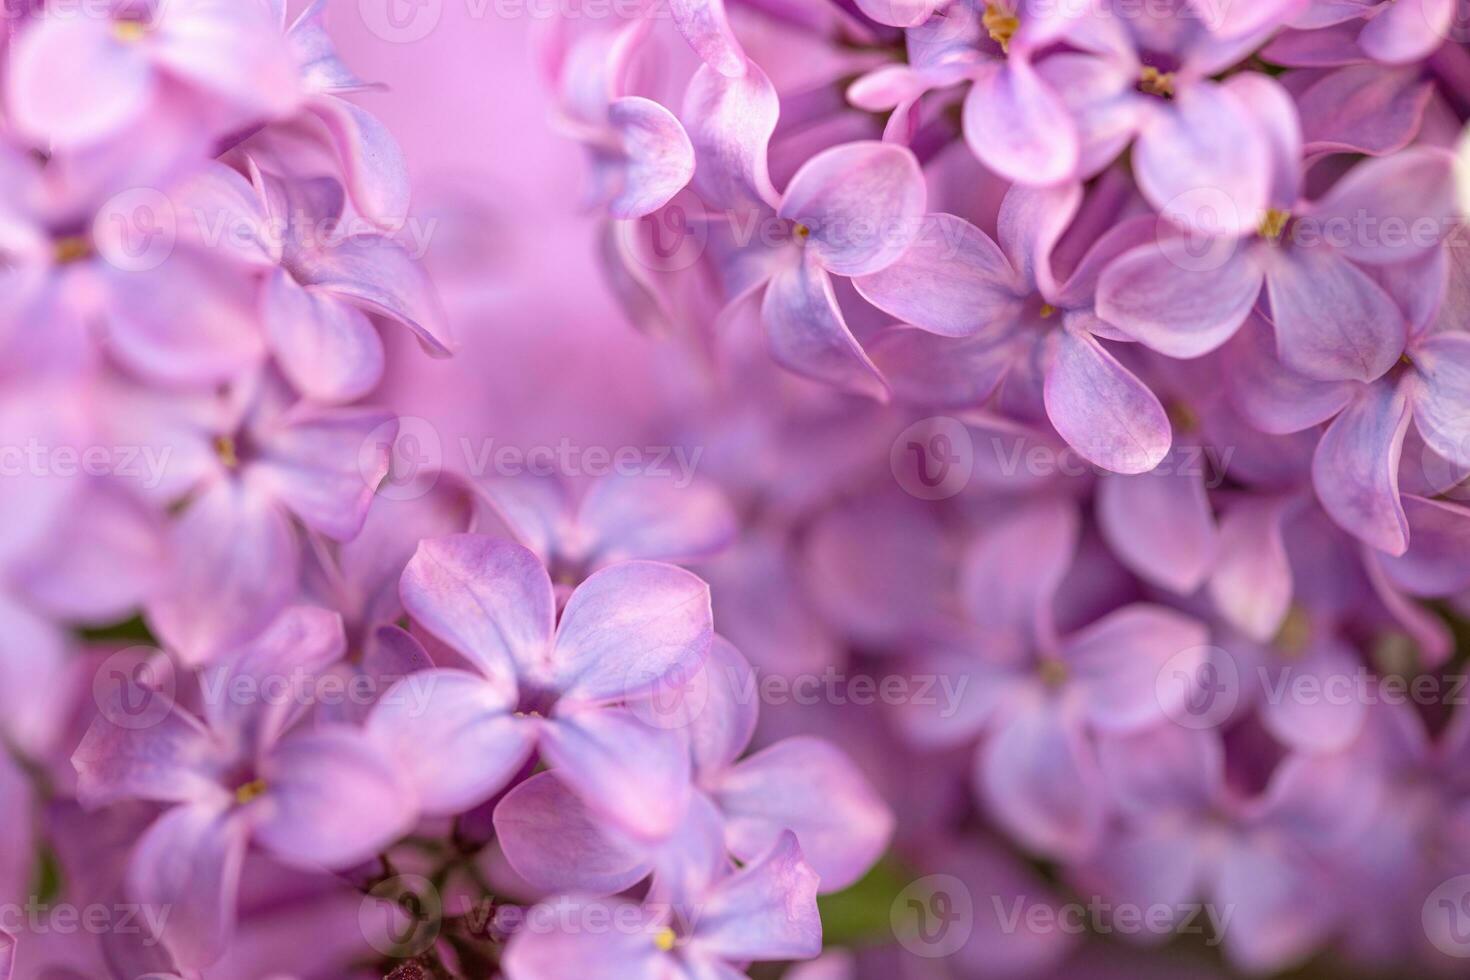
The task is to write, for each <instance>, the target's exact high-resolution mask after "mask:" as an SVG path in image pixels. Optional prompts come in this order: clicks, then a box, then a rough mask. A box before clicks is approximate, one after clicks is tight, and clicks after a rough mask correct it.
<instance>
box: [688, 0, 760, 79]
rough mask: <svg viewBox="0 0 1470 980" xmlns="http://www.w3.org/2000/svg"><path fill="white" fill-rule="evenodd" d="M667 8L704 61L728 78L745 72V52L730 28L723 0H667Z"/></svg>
mask: <svg viewBox="0 0 1470 980" xmlns="http://www.w3.org/2000/svg"><path fill="white" fill-rule="evenodd" d="M669 12H670V13H672V14H673V15H674V24H675V26H676V27H678V28H679V33H681V34H683V35H684V39H685V40H686V41H688V42H689V46H690V47H692V48H693V49H694V52H695V54H697V55H699V57H700V58H701V59H702V60H703V61H704V63H705V64H706V65H708V66H710V67H711V68H713V69H714V70H715V71H717V72H719V73H720V74H721V75H726V76H729V77H731V78H737V77H739V76H740V75H742V74H744V73H745V71H746V64H747V62H746V60H745V52H744V51H743V50H742V49H741V47H740V42H739V41H737V40H735V35H734V33H733V32H732V31H731V30H730V22H729V20H728V19H727V18H726V17H725V3H724V0H670V3H669Z"/></svg>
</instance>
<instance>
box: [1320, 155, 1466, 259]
mask: <svg viewBox="0 0 1470 980" xmlns="http://www.w3.org/2000/svg"><path fill="white" fill-rule="evenodd" d="M1453 168H1454V159H1453V158H1452V157H1451V156H1450V155H1449V154H1448V153H1446V152H1444V151H1443V150H1440V149H1437V148H1431V147H1418V148H1415V149H1412V150H1405V151H1404V152H1402V153H1396V154H1394V155H1393V156H1392V157H1389V158H1388V159H1384V160H1368V161H1365V162H1364V163H1363V164H1362V165H1360V166H1357V167H1354V168H1353V169H1352V170H1350V171H1348V173H1347V176H1345V177H1343V178H1342V180H1339V181H1338V182H1337V183H1336V184H1334V185H1333V187H1332V189H1331V190H1330V191H1328V192H1327V193H1326V194H1325V195H1324V196H1323V197H1322V199H1321V200H1319V201H1317V202H1315V203H1314V204H1313V205H1312V207H1311V210H1310V216H1311V219H1312V220H1313V221H1314V222H1315V223H1317V224H1319V225H1320V226H1321V229H1322V235H1323V237H1324V239H1325V240H1327V242H1328V243H1329V244H1331V245H1334V246H1336V247H1337V248H1338V249H1340V250H1341V252H1342V254H1343V255H1345V256H1346V257H1347V258H1349V259H1351V260H1352V261H1354V262H1363V263H1371V264H1375V265H1377V264H1385V263H1400V262H1408V261H1412V260H1414V259H1416V258H1419V257H1420V256H1421V255H1423V254H1424V253H1426V252H1429V251H1431V250H1434V249H1436V248H1437V247H1438V246H1439V243H1440V240H1441V238H1442V237H1443V236H1444V235H1445V234H1447V233H1448V232H1449V231H1450V229H1452V228H1453V227H1454V220H1455V219H1454V215H1455V213H1456V212H1455V197H1454V178H1453V175H1452V170H1453Z"/></svg>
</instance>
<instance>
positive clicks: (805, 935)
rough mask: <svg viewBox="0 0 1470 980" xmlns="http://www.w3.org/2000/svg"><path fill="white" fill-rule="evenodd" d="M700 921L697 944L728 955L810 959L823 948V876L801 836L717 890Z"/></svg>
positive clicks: (787, 837)
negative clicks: (820, 903) (804, 853)
mask: <svg viewBox="0 0 1470 980" xmlns="http://www.w3.org/2000/svg"><path fill="white" fill-rule="evenodd" d="M701 911H702V913H703V914H702V915H701V916H700V917H699V920H698V921H697V922H696V923H695V924H694V935H693V937H692V938H693V946H694V947H695V948H696V949H697V950H699V952H701V953H703V954H705V955H708V956H713V957H718V958H720V959H722V960H731V961H744V960H791V959H810V958H811V957H813V956H816V955H817V953H818V952H820V950H821V948H822V921H821V917H820V916H819V915H818V913H817V875H816V872H815V871H813V870H812V868H811V866H810V865H809V864H807V863H806V860H805V859H804V858H803V856H802V849H801V847H800V846H799V845H798V844H797V841H796V836H795V835H794V834H792V833H790V832H786V833H783V834H782V835H781V836H780V837H779V838H778V839H777V840H776V843H775V845H774V846H773V847H772V848H771V850H770V851H769V852H767V853H766V854H764V855H762V856H760V857H759V858H757V859H755V860H752V861H751V862H749V863H748V864H746V866H745V867H744V868H742V869H741V870H740V871H738V872H736V873H735V874H733V875H731V876H730V877H729V878H726V879H725V880H724V881H722V882H720V883H719V884H718V885H717V886H715V888H714V889H712V890H711V892H710V893H709V895H708V896H707V897H706V899H705V903H704V905H703V907H702V909H701Z"/></svg>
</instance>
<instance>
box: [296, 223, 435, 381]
mask: <svg viewBox="0 0 1470 980" xmlns="http://www.w3.org/2000/svg"><path fill="white" fill-rule="evenodd" d="M295 271H296V278H297V280H298V281H299V282H300V283H301V284H302V285H303V286H306V287H308V288H310V287H315V288H316V289H319V290H322V291H323V292H326V293H330V294H331V295H333V296H336V297H338V298H339V299H343V300H346V301H347V302H349V303H352V304H354V305H356V306H358V307H360V308H361V309H363V310H365V311H366V312H368V313H371V314H373V315H374V316H381V317H387V318H388V319H390V320H394V321H396V322H398V323H401V324H403V325H404V326H405V327H407V328H408V329H409V330H411V331H412V332H413V334H414V336H415V337H417V338H418V341H419V345H420V346H421V347H423V349H424V350H425V351H426V352H428V353H429V354H431V355H433V356H435V357H444V356H447V355H448V354H449V353H450V352H451V351H453V350H454V347H455V342H454V338H453V335H452V334H451V332H450V329H449V323H448V321H447V320H446V319H445V314H444V310H443V309H442V307H441V306H440V303H439V297H438V295H437V294H436V293H435V291H434V284H433V282H432V281H431V280H430V279H429V276H428V273H427V272H425V271H424V269H423V266H421V265H420V264H419V263H418V262H416V261H414V260H413V258H412V257H411V256H410V255H409V254H408V252H407V251H406V250H405V249H404V248H403V247H402V246H401V245H399V244H397V243H396V242H393V241H390V240H388V239H386V238H378V237H376V236H370V235H369V236H360V237H356V238H344V239H342V240H341V241H336V242H333V243H332V244H331V245H330V247H327V248H324V249H320V250H317V251H313V252H312V253H310V255H309V256H305V257H303V258H302V259H301V261H300V263H299V268H297V269H296V270H295Z"/></svg>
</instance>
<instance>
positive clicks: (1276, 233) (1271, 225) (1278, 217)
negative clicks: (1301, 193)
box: [1256, 208, 1291, 242]
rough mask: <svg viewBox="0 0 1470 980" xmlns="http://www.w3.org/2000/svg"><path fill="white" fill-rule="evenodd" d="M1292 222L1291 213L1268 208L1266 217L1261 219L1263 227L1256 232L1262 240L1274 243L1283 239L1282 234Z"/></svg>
mask: <svg viewBox="0 0 1470 980" xmlns="http://www.w3.org/2000/svg"><path fill="white" fill-rule="evenodd" d="M1290 220H1291V212H1290V211H1281V210H1279V209H1277V208H1267V209H1266V216H1265V217H1263V218H1262V219H1261V226H1260V228H1258V229H1256V230H1257V231H1258V232H1259V233H1260V236H1261V237H1262V238H1264V239H1266V240H1267V241H1271V242H1274V241H1276V240H1278V239H1279V238H1280V237H1281V233H1282V232H1283V231H1285V230H1286V223H1287V222H1288V221H1290Z"/></svg>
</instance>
